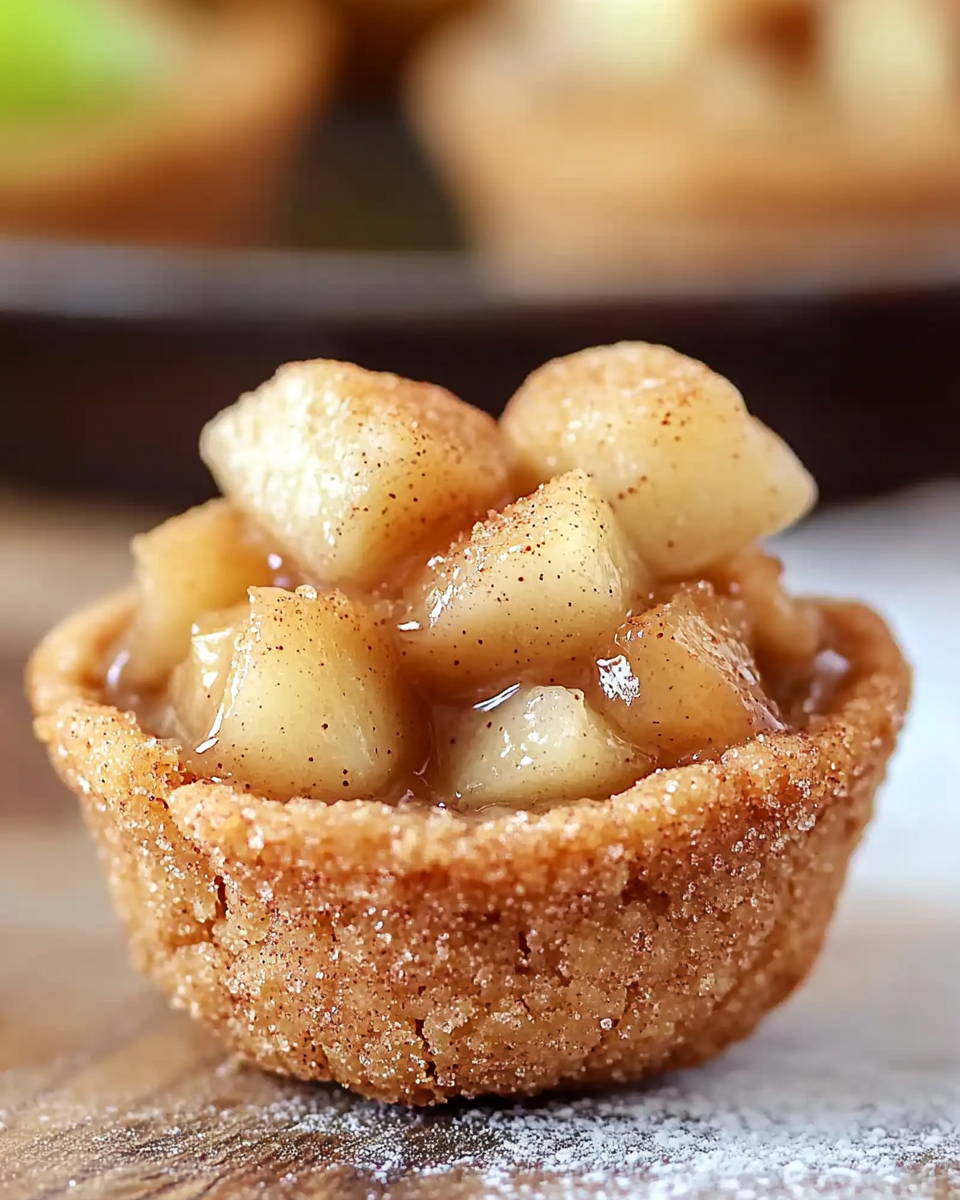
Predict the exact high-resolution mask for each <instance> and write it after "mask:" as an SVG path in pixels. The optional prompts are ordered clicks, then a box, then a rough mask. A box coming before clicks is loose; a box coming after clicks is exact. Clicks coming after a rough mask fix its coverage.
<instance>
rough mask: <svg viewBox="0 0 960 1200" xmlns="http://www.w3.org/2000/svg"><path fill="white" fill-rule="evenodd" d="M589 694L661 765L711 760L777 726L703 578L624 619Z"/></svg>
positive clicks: (746, 653)
mask: <svg viewBox="0 0 960 1200" xmlns="http://www.w3.org/2000/svg"><path fill="white" fill-rule="evenodd" d="M588 694H589V695H590V697H591V699H592V700H593V702H594V704H595V706H596V708H597V711H598V712H599V713H600V714H601V715H602V716H604V717H606V718H607V719H608V720H610V721H611V722H613V724H614V725H615V727H616V728H617V729H618V730H619V731H620V732H621V733H622V734H623V736H624V737H625V738H627V740H628V741H630V742H631V743H632V744H634V745H636V746H639V747H640V748H641V749H643V750H645V751H647V752H648V753H650V754H653V755H654V756H655V757H656V759H657V763H658V765H660V766H674V765H675V764H677V763H678V762H680V761H681V760H682V759H689V758H716V757H718V756H719V755H720V754H722V753H723V752H724V751H725V750H727V749H728V748H729V747H730V746H735V745H737V744H739V743H740V742H744V741H747V739H749V738H751V737H755V736H756V735H757V734H759V733H764V732H768V731H772V730H777V729H782V728H783V726H782V724H781V722H780V720H779V717H778V715H777V712H776V708H775V706H774V705H773V703H772V702H771V701H770V700H769V699H768V698H767V697H766V696H765V695H764V693H763V690H762V688H761V686H760V679H759V675H758V672H757V667H756V663H755V662H754V659H753V656H752V654H751V653H750V650H749V649H748V648H747V646H746V645H745V644H744V642H743V641H741V640H740V637H739V636H738V631H737V629H736V627H735V626H734V624H733V623H732V622H731V621H730V620H729V619H728V617H727V615H726V614H725V612H724V605H723V601H722V600H721V599H719V598H718V597H717V596H716V595H715V593H714V591H713V588H712V587H711V586H710V585H709V584H706V583H702V584H698V585H692V586H687V587H684V588H682V589H681V590H680V591H678V592H677V593H676V594H675V595H674V596H673V598H672V599H671V600H669V601H668V602H667V603H665V604H662V605H660V606H658V607H656V608H652V609H650V610H649V611H648V612H645V613H642V614H641V615H640V616H638V617H632V618H631V619H630V620H629V621H627V622H626V623H625V624H624V625H623V626H622V627H621V628H620V629H619V630H618V631H617V635H616V637H615V638H614V641H613V645H612V646H611V648H610V650H609V652H608V653H607V654H606V655H605V656H604V657H603V658H601V659H600V660H599V662H598V664H597V674H596V677H595V679H594V681H593V684H592V686H591V688H590V690H589V693H588Z"/></svg>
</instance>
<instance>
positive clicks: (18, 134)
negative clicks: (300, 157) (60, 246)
mask: <svg viewBox="0 0 960 1200" xmlns="http://www.w3.org/2000/svg"><path fill="white" fill-rule="evenodd" d="M178 32H179V31H178ZM178 40H179V41H181V42H182V43H183V59H184V61H183V65H182V66H181V67H180V68H179V69H178V70H177V71H176V72H175V73H174V78H173V79H172V80H171V81H170V84H169V86H167V87H164V88H163V89H162V90H161V91H160V92H158V94H157V95H156V96H150V97H147V98H146V99H145V100H143V101H142V102H141V103H139V104H137V105H135V106H133V107H131V108H130V110H129V111H123V112H122V113H119V114H117V115H116V116H111V115H108V116H102V115H100V116H95V117H90V118H87V119H86V120H85V121H83V122H76V123H71V122H69V121H66V122H63V123H58V124H47V125H44V126H42V127H37V128H36V129H34V128H33V127H32V126H26V125H23V126H22V128H21V129H19V130H18V128H17V127H11V128H8V129H7V130H5V131H3V132H2V133H0V138H3V139H7V140H8V141H9V144H8V145H4V144H3V142H2V141H0V232H4V233H17V234H30V235H46V234H55V235H59V236H70V237H84V238H95V239H101V240H107V241H132V242H160V243H182V244H194V243H195V244H201V245H234V244H242V243H248V242H251V241H255V240H257V239H259V238H262V237H264V236H266V235H267V234H268V233H269V231H270V227H271V225H272V223H273V221H274V219H275V217H276V213H277V210H278V207H279V203H280V201H281V199H282V191H283V187H284V184H285V179H286V174H287V170H288V167H289V165H290V162H291V159H292V156H293V153H294V151H295V148H296V146H297V144H298V142H299V141H300V139H301V137H302V135H303V133H304V132H305V130H306V129H307V128H308V127H309V125H310V124H311V123H312V122H313V121H314V120H315V119H316V116H317V113H318V111H319V109H320V106H321V105H322V103H323V101H324V99H325V98H326V95H327V94H328V92H329V89H330V86H331V83H332V76H333V70H334V65H335V60H336V47H337V36H336V29H335V25H334V23H333V21H332V19H331V17H330V15H329V13H328V12H327V10H326V9H325V8H324V6H323V4H322V3H320V0H267V2H263V0H231V2H230V3H229V4H226V5H218V6H216V8H215V10H214V12H213V13H212V14H208V15H207V17H206V20H205V21H204V22H202V23H201V22H198V21H194V22H193V23H192V24H190V23H187V22H185V25H184V30H183V36H182V37H178ZM21 124H22V123H21Z"/></svg>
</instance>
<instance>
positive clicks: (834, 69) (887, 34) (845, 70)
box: [822, 0, 957, 128]
mask: <svg viewBox="0 0 960 1200" xmlns="http://www.w3.org/2000/svg"><path fill="white" fill-rule="evenodd" d="M822 45H823V66H824V73H825V75H826V78H827V80H828V81H829V83H830V85H831V86H832V88H833V90H834V92H835V94H836V95H837V96H838V97H839V99H840V100H841V101H842V102H843V103H844V104H845V106H846V107H847V109H848V110H849V111H851V112H853V113H855V114H856V115H857V116H858V117H862V118H863V119H864V120H865V121H866V122H869V123H874V124H876V125H878V126H880V127H882V128H886V127H888V126H889V124H890V122H891V120H893V121H896V120H897V119H902V118H903V117H904V116H906V117H907V118H911V117H912V118H914V119H916V117H917V116H918V115H922V114H923V111H924V110H925V109H926V110H929V109H931V108H934V109H936V108H938V107H939V108H940V109H941V110H945V109H946V107H947V105H948V104H952V100H953V96H954V93H955V90H956V82H957V25H956V11H955V8H954V6H953V5H952V4H950V3H944V2H943V0H830V3H829V4H826V5H824V8H823V37H822Z"/></svg>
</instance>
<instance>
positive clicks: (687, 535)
mask: <svg viewBox="0 0 960 1200" xmlns="http://www.w3.org/2000/svg"><path fill="white" fill-rule="evenodd" d="M501 424H502V427H503V431H504V434H505V435H506V437H507V440H508V441H509V442H510V443H511V445H512V447H513V449H514V452H515V454H516V456H517V459H518V463H519V470H520V474H521V482H522V483H523V484H525V485H526V486H533V484H535V483H539V482H541V481H543V480H545V479H549V478H551V477H552V476H554V475H556V474H558V473H559V472H561V471H568V470H570V469H572V468H574V467H581V468H582V469H583V470H585V471H587V472H589V473H590V474H591V475H593V477H594V478H595V481H596V484H597V487H598V488H599V490H600V492H601V493H602V494H603V495H604V496H605V497H606V499H607V500H608V501H609V502H610V504H611V505H612V506H613V509H614V512H615V513H616V514H617V516H618V518H619V519H620V522H621V524H622V526H623V528H624V531H625V532H626V534H627V536H628V537H629V538H630V539H631V540H632V542H633V544H634V545H635V546H636V548H637V550H638V551H639V553H640V556H641V558H642V559H643V561H644V562H645V563H646V564H647V565H648V566H649V567H650V569H651V570H652V571H653V572H654V574H655V575H657V576H658V577H659V578H663V579H680V578H684V577H689V576H690V575H692V574H694V573H695V572H698V571H700V570H702V569H703V568H704V567H706V566H708V565H709V564H710V563H713V562H716V561H718V560H719V559H723V558H726V557H729V556H730V555H731V554H733V553H735V552H736V551H737V550H739V549H740V548H741V547H743V546H745V545H747V544H748V543H750V542H753V541H755V540H756V539H757V538H759V537H764V536H766V535H768V534H772V533H775V532H776V531H777V530H780V529H783V528H785V527H786V526H787V525H789V524H791V523H792V522H793V521H795V520H797V519H798V518H799V517H800V516H802V515H803V513H805V512H806V511H807V509H808V508H810V506H811V505H812V504H813V502H814V500H815V498H816V488H815V485H814V483H813V480H812V479H811V478H810V476H809V475H808V474H807V472H806V471H805V470H804V468H803V467H802V465H801V464H800V462H799V461H798V459H797V458H796V456H795V455H794V454H793V452H792V451H791V450H790V449H789V447H788V446H786V445H785V444H784V443H783V442H782V441H781V440H780V439H779V438H778V437H777V436H776V435H775V434H773V433H772V432H771V431H770V430H769V429H767V427H766V426H765V425H763V424H761V423H760V422H759V421H757V420H756V419H755V418H753V417H751V416H750V414H749V413H748V412H747V410H746V408H745V406H744V403H743V398H742V396H741V395H740V393H739V392H738V391H737V389H736V388H735V387H734V386H733V385H732V384H731V383H729V382H728V381H727V380H726V379H724V378H723V377H722V376H720V375H717V374H715V373H714V372H713V371H711V370H710V369H709V368H707V367H705V366H704V365H703V364H702V363H700V362H696V361H695V360H693V359H690V358H686V357H685V356H684V355H682V354H677V353H676V352H675V351H673V350H669V349H667V348H666V347H663V346H651V345H647V344H646V343H642V342H627V343H622V344H620V345H617V346H601V347H598V348H597V349H593V350H584V351H582V352H580V353H579V354H573V355H571V356H570V357H568V358H560V359H556V360H555V361H553V362H551V363H548V364H547V365H546V366H544V367H541V368H540V369H539V370H538V371H535V372H534V373H533V374H532V375H531V376H530V377H529V378H528V379H527V381H526V383H524V385H523V386H522V387H521V388H520V390H519V391H518V392H517V394H516V395H515V396H514V397H513V399H512V400H511V401H510V403H509V405H508V406H507V410H506V412H505V413H504V416H503V419H502V422H501Z"/></svg>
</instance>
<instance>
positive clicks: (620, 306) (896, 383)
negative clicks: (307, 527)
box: [0, 241, 960, 507]
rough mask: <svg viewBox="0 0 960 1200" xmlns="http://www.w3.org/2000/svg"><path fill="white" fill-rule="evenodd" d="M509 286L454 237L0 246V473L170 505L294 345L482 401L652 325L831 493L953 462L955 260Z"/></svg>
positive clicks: (496, 399) (959, 469) (871, 487)
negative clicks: (386, 243) (370, 242)
mask: <svg viewBox="0 0 960 1200" xmlns="http://www.w3.org/2000/svg"><path fill="white" fill-rule="evenodd" d="M933 266H934V268H935V269H930V264H928V269H927V270H926V271H925V272H924V274H923V277H922V278H897V277H896V276H889V275H888V277H887V278H871V277H869V275H868V276H866V277H864V278H862V279H859V280H851V279H850V278H849V276H847V277H845V278H830V277H829V274H824V273H823V272H822V271H821V272H819V274H818V275H816V276H815V277H810V278H802V277H797V276H796V275H794V277H792V278H790V279H770V280H767V281H756V280H755V281H753V282H752V283H751V284H749V285H741V286H739V287H731V286H729V285H728V284H727V285H725V284H724V283H723V282H722V281H710V280H701V281H698V282H697V283H690V282H688V283H687V284H685V285H684V286H682V287H679V286H678V287H675V288H669V287H663V286H661V287H659V288H657V289H655V290H649V291H646V292H637V293H636V294H630V295H623V294H621V295H616V296H606V297H596V296H594V297H589V296H569V295H568V296H560V295H541V296H532V295H526V296H523V295H517V294H511V293H509V292H508V291H505V290H503V289H498V288H496V287H494V286H492V285H491V284H490V283H489V282H487V281H485V280H484V279H483V278H481V277H480V276H479V275H478V274H477V272H476V270H475V269H474V267H473V266H472V265H471V262H470V260H469V258H468V257H467V256H465V255H463V254H460V253H457V252H453V251H450V252H445V253H440V252H438V253H406V254H403V253H395V254H390V253H381V254H362V253H358V254H351V253H342V252H341V253H336V252H311V253H302V252H293V251H290V252H283V251H250V252H238V253H222V254H204V253H201V254H193V253H186V252H183V253H181V252H169V251H151V250H139V249H138V250H133V249H126V248H119V247H113V248H107V247H99V246H78V245H67V244H57V243H50V242H47V243H23V242H12V241H10V242H6V243H4V242H0V406H2V415H3V422H2V433H0V475H3V476H4V477H6V478H8V479H14V480H17V481H20V482H23V483H26V484H31V485H37V486H43V487H46V488H54V489H57V490H59V491H83V492H86V493H100V494H105V495H112V496H119V497H127V498H130V499H136V500H138V501H150V502H155V503H160V504H162V505H165V506H169V507H179V506H182V505H184V504H186V503H188V502H190V501H194V500H198V499H201V498H203V497H204V496H206V495H208V494H209V493H210V491H211V483H210V480H209V478H208V477H207V475H206V473H205V471H204V469H203V468H202V466H201V465H200V463H199V461H198V458H197V454H196V440H197V434H198V432H199V430H200V427H201V425H202V424H203V422H204V421H205V420H206V419H207V418H208V417H210V416H211V415H212V414H213V413H215V412H216V411H217V410H218V409H219V408H221V407H222V406H223V405H225V404H228V403H229V402H230V401H232V400H233V399H234V398H235V397H236V396H237V395H238V394H239V393H240V392H241V391H243V390H245V389H248V388H251V387H254V386H256V385H257V384H258V383H259V382H261V381H262V380H263V379H265V378H267V377H268V376H269V375H270V374H271V373H272V372H273V370H274V369H275V367H276V366H277V365H278V364H279V363H281V362H284V361H286V360H289V359H298V358H309V357H318V356H323V357H335V358H341V359H348V360H352V361H356V362H359V363H362V364H363V365H365V366H369V367H374V368H382V369H389V370H393V371H397V372H399V373H401V374H404V375H409V376H412V377H414V378H420V379H429V380H433V381H436V382H439V383H443V384H445V385H446V386H448V387H449V388H451V389H452V390H453V391H455V392H457V393H458V394H459V395H461V396H463V397H464V399H467V400H470V401H472V402H473V403H475V404H478V405H481V406H482V407H484V408H486V409H488V410H489V411H491V412H497V411H499V410H500V408H501V407H502V406H503V404H504V403H505V401H506V400H507V398H508V397H509V396H510V394H511V392H512V391H513V390H514V388H516V386H517V385H518V384H519V383H520V381H521V380H522V379H523V377H524V375H525V374H526V373H527V372H528V371H529V370H531V369H532V368H533V367H535V366H537V365H538V364H539V363H541V362H543V361H544V360H545V359H548V358H550V357H552V356H554V355H558V354H563V353H566V352H569V351H571V350H575V349H577V348H579V347H582V346H586V345H590V344H594V343H601V342H609V341H615V340H618V339H621V338H642V339H646V340H652V341H661V342H666V343H669V344H671V345H674V346H676V347H678V348H679V349H682V350H683V351H685V352H687V353H689V354H693V355H696V356H698V357H700V358H703V359H705V360H706V361H707V362H708V363H710V364H711V365H712V366H714V367H716V368H717V369H718V370H720V371H722V372H724V373H725V374H727V375H729V376H730V377H731V378H732V379H733V380H734V381H735V382H736V383H737V384H738V385H739V386H740V387H741V389H742V390H743V392H744V393H745V395H746V397H747V399H748V402H749V404H750V406H751V408H752V409H753V411H754V412H756V413H757V414H759V415H760V416H761V417H762V418H763V419H764V420H765V421H766V422H767V423H768V424H770V425H771V426H773V427H774V428H775V429H777V430H778V431H779V432H780V433H782V434H783V435H784V436H785V437H786V438H787V439H788V440H789V441H790V442H791V443H792V444H793V445H794V446H795V447H796V449H797V450H798V452H799V453H800V454H801V456H802V457H803V458H804V459H805V460H806V462H807V463H808V464H809V465H810V467H811V468H812V469H813V471H814V472H815V473H816V475H817V477H818V478H819V480H820V483H821V486H822V491H823V494H824V497H825V498H826V499H837V498H841V497H849V496H854V495H858V494H864V493H868V492H875V491H878V490H885V489H889V488H893V487H896V486H899V485H902V484H906V483H909V482H912V481H915V480H918V479H922V478H927V477H930V476H933V475H943V474H957V473H960V450H958V449H957V447H958V445H960V407H958V404H957V396H958V394H960V270H958V264H957V263H955V262H951V261H948V260H946V259H944V260H943V261H942V262H940V263H939V264H933Z"/></svg>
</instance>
